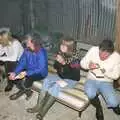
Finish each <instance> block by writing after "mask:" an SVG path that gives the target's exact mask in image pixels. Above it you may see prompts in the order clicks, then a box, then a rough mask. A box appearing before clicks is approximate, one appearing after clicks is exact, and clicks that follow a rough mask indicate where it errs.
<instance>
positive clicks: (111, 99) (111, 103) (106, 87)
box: [100, 82, 120, 115]
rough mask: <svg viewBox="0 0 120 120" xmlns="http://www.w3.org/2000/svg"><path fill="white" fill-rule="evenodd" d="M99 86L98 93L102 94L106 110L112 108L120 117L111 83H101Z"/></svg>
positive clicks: (117, 101)
mask: <svg viewBox="0 0 120 120" xmlns="http://www.w3.org/2000/svg"><path fill="white" fill-rule="evenodd" d="M100 86H101V87H100V92H101V93H102V95H103V97H104V99H105V101H106V103H107V105H108V108H112V109H113V111H114V112H115V113H116V114H119V115H120V108H119V100H118V98H117V95H116V92H115V90H114V88H113V85H112V83H106V82H104V83H102V82H101V85H100Z"/></svg>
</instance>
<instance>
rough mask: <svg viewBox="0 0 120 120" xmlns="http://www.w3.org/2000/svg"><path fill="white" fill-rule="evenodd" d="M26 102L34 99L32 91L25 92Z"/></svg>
mask: <svg viewBox="0 0 120 120" xmlns="http://www.w3.org/2000/svg"><path fill="white" fill-rule="evenodd" d="M25 94H26V100H29V99H30V98H31V97H32V94H33V91H32V90H31V89H28V90H25Z"/></svg>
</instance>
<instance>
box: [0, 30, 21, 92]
mask: <svg viewBox="0 0 120 120" xmlns="http://www.w3.org/2000/svg"><path fill="white" fill-rule="evenodd" d="M22 53H23V47H22V45H21V43H20V42H19V41H18V40H17V39H16V38H13V37H12V35H11V33H10V31H9V29H7V28H1V29H0V61H1V62H3V63H4V64H5V69H6V73H7V76H8V74H9V72H12V71H13V70H14V69H15V66H16V64H17V62H18V60H19V58H20V57H21V55H22ZM13 85H14V82H13V81H10V80H9V78H8V81H7V86H6V87H5V92H9V91H11V90H12V88H13Z"/></svg>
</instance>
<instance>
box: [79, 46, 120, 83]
mask: <svg viewBox="0 0 120 120" xmlns="http://www.w3.org/2000/svg"><path fill="white" fill-rule="evenodd" d="M90 62H93V63H96V64H98V65H99V68H98V69H93V70H90V69H89V64H90ZM81 67H82V68H83V69H87V70H88V75H87V79H91V80H99V81H104V82H113V80H117V79H118V78H119V76H120V55H119V54H118V53H117V52H115V51H114V52H113V53H112V54H111V55H110V56H109V57H108V58H107V59H106V60H104V61H102V60H101V59H100V57H99V47H97V46H94V47H92V48H91V49H90V50H89V51H88V53H87V54H86V55H85V57H83V59H82V60H81ZM101 69H104V70H105V72H104V73H103V72H102V71H101Z"/></svg>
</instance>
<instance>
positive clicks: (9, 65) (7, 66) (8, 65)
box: [5, 62, 17, 92]
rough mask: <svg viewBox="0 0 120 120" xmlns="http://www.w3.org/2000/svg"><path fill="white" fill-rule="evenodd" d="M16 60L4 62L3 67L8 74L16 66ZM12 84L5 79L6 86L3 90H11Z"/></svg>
mask: <svg viewBox="0 0 120 120" xmlns="http://www.w3.org/2000/svg"><path fill="white" fill-rule="evenodd" d="M16 64H17V62H6V63H5V69H6V73H7V74H8V73H9V72H12V71H13V70H14V68H15V66H16ZM7 77H8V75H7ZM13 85H14V82H13V81H10V80H9V79H8V80H7V86H6V87H5V92H9V91H11V90H12V88H13Z"/></svg>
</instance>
